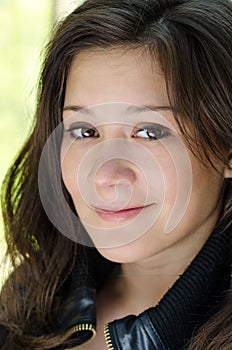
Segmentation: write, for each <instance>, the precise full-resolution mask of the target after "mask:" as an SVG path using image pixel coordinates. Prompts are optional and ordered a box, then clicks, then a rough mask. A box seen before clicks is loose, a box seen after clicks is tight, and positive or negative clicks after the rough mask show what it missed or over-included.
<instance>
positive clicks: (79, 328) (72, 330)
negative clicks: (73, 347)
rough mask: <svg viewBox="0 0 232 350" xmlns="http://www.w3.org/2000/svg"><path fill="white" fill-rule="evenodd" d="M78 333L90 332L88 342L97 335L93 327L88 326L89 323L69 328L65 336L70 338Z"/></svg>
mask: <svg viewBox="0 0 232 350" xmlns="http://www.w3.org/2000/svg"><path fill="white" fill-rule="evenodd" d="M80 331H91V332H92V337H91V338H90V339H89V340H92V339H93V338H94V337H95V335H96V334H97V333H96V329H95V327H94V325H92V324H89V323H81V324H77V325H75V326H73V327H72V328H70V329H69V330H68V331H67V332H66V335H67V337H70V336H71V335H72V334H74V333H77V332H80ZM89 340H88V341H89Z"/></svg>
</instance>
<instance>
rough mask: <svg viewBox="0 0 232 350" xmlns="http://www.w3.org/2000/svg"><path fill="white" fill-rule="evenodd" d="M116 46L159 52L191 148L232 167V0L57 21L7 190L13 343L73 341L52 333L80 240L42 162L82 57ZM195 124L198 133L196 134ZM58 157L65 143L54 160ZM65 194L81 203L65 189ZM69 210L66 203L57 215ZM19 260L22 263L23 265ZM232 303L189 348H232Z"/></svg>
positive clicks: (100, 6) (165, 0)
mask: <svg viewBox="0 0 232 350" xmlns="http://www.w3.org/2000/svg"><path fill="white" fill-rule="evenodd" d="M115 47H122V48H125V49H133V48H136V49H138V48H141V49H142V50H145V52H147V54H149V55H150V56H151V57H155V58H156V59H158V62H159V64H160V68H161V69H162V71H163V73H164V77H165V79H166V84H167V90H168V94H169V100H170V103H171V105H172V106H173V110H175V111H178V113H177V114H176V115H174V117H175V119H176V121H177V123H178V125H179V127H180V129H181V131H182V133H183V136H184V138H185V140H186V143H187V144H188V146H189V147H190V148H191V149H192V150H193V152H196V153H197V155H198V156H201V154H204V157H205V158H206V159H207V160H208V162H209V164H210V166H214V161H215V160H217V161H220V162H223V163H224V164H229V153H230V152H231V148H232V99H231V91H232V2H231V0H213V1H212V0H146V1H144V0H118V1H115V0H87V1H86V2H85V3H84V4H83V5H82V6H80V7H79V8H77V9H76V10H75V11H74V12H73V13H72V14H70V15H69V16H68V17H67V18H66V19H64V20H63V21H62V22H61V23H59V24H58V26H57V28H56V29H55V32H54V34H53V37H52V39H51V41H50V43H49V45H48V46H47V48H46V52H45V60H44V65H43V69H42V71H41V77H40V81H39V88H38V105H37V111H36V118H35V125H34V127H33V130H32V132H31V135H30V137H29V139H28V140H27V142H26V144H25V146H24V147H23V149H22V150H21V152H20V154H19V156H18V158H17V159H16V161H15V163H14V164H13V166H12V167H11V169H10V170H9V172H8V174H7V177H6V179H5V182H4V186H3V190H2V207H3V215H4V221H5V229H6V231H5V232H6V233H5V235H6V240H7V246H8V249H7V256H9V257H10V259H11V261H12V265H13V267H14V268H15V272H14V277H13V278H10V279H9V280H8V282H7V283H6V285H5V287H4V289H3V292H2V297H1V304H0V305H2V306H1V307H2V310H1V312H0V326H1V325H2V326H4V327H5V329H6V330H7V334H8V335H7V344H5V349H9V348H11V349H50V348H55V347H56V346H58V345H60V344H62V343H65V339H64V337H62V336H59V335H57V334H52V332H51V331H50V330H51V323H52V318H53V312H54V310H55V309H57V307H58V304H59V295H60V294H59V291H60V290H61V287H62V285H63V283H64V280H65V279H66V278H67V276H68V274H69V273H70V272H71V271H72V269H73V265H74V261H75V259H76V256H77V255H78V254H79V251H80V249H81V247H80V246H78V244H77V243H74V242H73V241H71V240H69V239H68V238H66V237H65V236H64V235H62V234H61V233H60V232H59V231H58V230H57V229H56V228H55V227H54V226H53V224H52V223H51V222H50V221H49V219H48V217H47V215H46V213H45V211H44V209H43V206H42V203H41V200H40V196H39V190H38V165H39V160H40V157H41V152H42V150H43V147H44V145H45V143H46V141H47V139H48V137H49V135H50V134H51V133H52V131H53V130H54V129H55V128H56V127H57V125H59V123H60V122H61V121H62V109H63V103H64V94H65V84H66V79H67V75H68V72H69V69H70V65H71V63H72V60H73V58H74V57H75V56H76V55H78V53H80V52H82V51H83V50H90V49H104V50H105V49H107V50H110V49H112V48H115ZM189 123H190V124H191V125H193V127H194V130H195V134H194V137H191V135H189V134H188V128H187V125H189ZM58 163H59V150H57V154H54V155H53V157H52V159H51V164H50V166H51V167H52V166H53V165H54V164H56V166H57V164H58ZM223 188H224V190H223V194H222V196H223V198H222V209H221V214H220V227H221V229H222V230H225V229H227V228H228V227H231V226H232V183H231V180H230V179H225V183H224V187H223ZM64 192H65V196H66V198H67V200H68V201H69V202H70V205H71V206H72V201H71V199H70V196H69V194H68V193H67V191H66V189H65V188H64ZM72 207H73V206H72ZM61 210H62V208H57V211H58V213H59V212H60V213H62V211H61ZM64 219H65V218H64ZM66 221H68V220H67V218H66ZM69 229H71V228H70V227H69V223H68V222H67V230H69ZM20 261H23V264H21V265H20V267H18V268H17V266H18V264H19V262H20ZM230 294H231V292H230ZM231 300H232V294H231V295H229V297H228V303H227V304H226V305H225V307H224V308H223V309H222V310H221V311H220V313H219V314H218V315H216V316H215V317H214V318H213V319H211V320H210V321H209V323H208V324H207V325H204V329H203V330H199V331H198V334H197V335H196V337H195V338H194V339H193V340H192V345H189V349H192V350H193V349H194V350H200V349H204V350H206V349H207V350H213V349H214V350H218V349H219V348H220V350H222V349H223V350H226V349H229V347H230V344H229V337H230V336H229V335H231V337H232V308H231V305H230V302H231ZM3 349H4V347H3Z"/></svg>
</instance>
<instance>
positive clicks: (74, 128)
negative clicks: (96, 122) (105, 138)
mask: <svg viewBox="0 0 232 350" xmlns="http://www.w3.org/2000/svg"><path fill="white" fill-rule="evenodd" d="M66 132H67V133H70V136H71V137H72V138H74V139H75V140H80V139H87V138H92V137H98V136H99V133H98V131H97V129H95V128H94V127H93V126H91V125H89V124H73V125H71V126H70V128H69V129H67V130H66Z"/></svg>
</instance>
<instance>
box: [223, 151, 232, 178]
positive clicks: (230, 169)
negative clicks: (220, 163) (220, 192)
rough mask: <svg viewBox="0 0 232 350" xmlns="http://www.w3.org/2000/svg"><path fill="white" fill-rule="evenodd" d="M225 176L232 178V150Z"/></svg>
mask: <svg viewBox="0 0 232 350" xmlns="http://www.w3.org/2000/svg"><path fill="white" fill-rule="evenodd" d="M224 177H225V178H232V151H231V153H230V155H229V157H228V162H227V163H226V166H225V169H224Z"/></svg>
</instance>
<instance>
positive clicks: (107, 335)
mask: <svg viewBox="0 0 232 350" xmlns="http://www.w3.org/2000/svg"><path fill="white" fill-rule="evenodd" d="M104 336H105V341H106V345H107V348H108V350H116V349H115V348H114V346H113V344H112V340H111V338H110V330H109V324H108V323H107V324H106V325H105V326H104Z"/></svg>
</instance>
